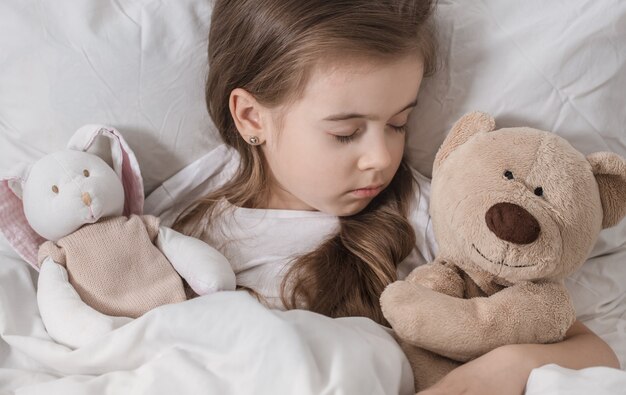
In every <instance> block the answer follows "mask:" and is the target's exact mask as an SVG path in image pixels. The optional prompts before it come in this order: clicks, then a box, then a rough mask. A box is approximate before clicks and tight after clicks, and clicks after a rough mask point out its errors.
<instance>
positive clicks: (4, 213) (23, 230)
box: [0, 164, 45, 270]
mask: <svg viewBox="0 0 626 395" xmlns="http://www.w3.org/2000/svg"><path fill="white" fill-rule="evenodd" d="M31 167H32V166H31V165H27V164H20V165H18V166H16V167H15V168H13V169H11V170H10V171H9V173H8V174H7V175H5V176H2V177H0V232H2V233H3V234H4V237H5V238H6V239H7V241H8V242H9V244H10V245H11V246H12V247H13V249H15V251H16V252H17V253H18V254H19V255H20V256H21V257H22V258H23V259H24V260H25V261H26V262H28V263H29V264H30V265H31V266H32V267H33V268H35V270H39V268H38V267H37V250H38V248H39V246H40V245H41V243H43V242H44V241H45V239H44V238H43V237H41V236H40V235H39V234H37V232H35V231H34V230H33V228H31V226H30V224H29V223H28V220H26V215H25V214H24V206H23V204H22V200H21V197H22V190H23V187H24V183H25V182H26V180H27V179H28V174H29V172H30V168H31Z"/></svg>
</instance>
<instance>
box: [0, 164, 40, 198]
mask: <svg viewBox="0 0 626 395" xmlns="http://www.w3.org/2000/svg"><path fill="white" fill-rule="evenodd" d="M32 167H33V165H32V164H30V163H20V164H18V165H16V166H15V167H13V168H12V169H11V170H9V172H8V175H7V176H3V177H0V180H3V181H6V183H7V184H6V185H7V187H8V188H9V189H10V190H11V192H13V193H14V194H15V196H17V197H18V198H20V199H21V198H22V192H23V189H24V183H25V182H26V180H27V179H28V174H29V173H30V169H31V168H32Z"/></svg>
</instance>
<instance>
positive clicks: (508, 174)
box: [504, 170, 513, 180]
mask: <svg viewBox="0 0 626 395" xmlns="http://www.w3.org/2000/svg"><path fill="white" fill-rule="evenodd" d="M504 176H505V177H506V178H508V179H509V180H512V179H513V173H512V172H511V171H509V170H507V171H505V172H504Z"/></svg>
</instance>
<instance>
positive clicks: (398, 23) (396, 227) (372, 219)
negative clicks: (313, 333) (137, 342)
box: [175, 0, 435, 323]
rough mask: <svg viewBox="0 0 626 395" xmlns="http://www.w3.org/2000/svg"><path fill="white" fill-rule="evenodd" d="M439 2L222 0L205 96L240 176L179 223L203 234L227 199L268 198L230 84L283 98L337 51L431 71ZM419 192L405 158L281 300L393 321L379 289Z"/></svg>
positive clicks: (406, 249)
mask: <svg viewBox="0 0 626 395" xmlns="http://www.w3.org/2000/svg"><path fill="white" fill-rule="evenodd" d="M433 8H434V4H433V1H429V0H376V1H372V0H333V1H328V0H307V1H303V0H217V1H215V4H214V7H213V14H212V17H211V30H210V33H209V54H208V55H209V75H208V78H207V83H206V101H207V106H208V110H209V114H210V116H211V118H212V119H213V122H214V123H215V125H216V127H217V129H218V130H219V132H220V135H221V137H222V139H223V140H224V142H225V143H226V144H228V145H229V146H231V147H233V148H234V149H235V150H237V152H238V153H239V154H240V157H241V162H240V164H239V168H238V170H237V172H236V174H235V175H234V177H233V178H232V179H231V180H230V181H229V182H228V183H226V184H225V185H224V186H223V187H221V188H219V189H218V190H216V191H214V192H213V193H211V194H209V195H208V196H205V197H203V198H202V199H200V200H198V201H197V202H195V203H194V204H192V205H191V206H190V207H189V208H188V209H187V210H185V212H183V213H182V214H181V216H180V217H179V218H178V219H177V221H176V224H175V228H176V229H178V230H180V231H182V232H184V233H186V234H191V235H194V236H196V237H200V238H203V235H205V234H206V233H205V232H206V231H207V229H208V226H209V224H210V223H211V221H210V219H211V218H213V217H214V216H216V215H218V213H217V212H216V210H215V209H216V206H217V205H216V203H217V202H219V201H220V200H221V199H222V198H226V199H227V200H228V201H229V202H230V203H232V204H233V205H235V206H240V207H252V208H254V207H263V205H264V203H266V202H267V198H268V196H269V191H268V189H267V188H268V187H267V186H268V185H269V184H270V183H269V175H268V173H267V171H266V170H265V162H264V157H263V152H262V151H261V150H260V149H259V148H258V147H255V146H251V145H249V144H247V143H246V142H245V141H244V140H243V139H242V138H241V137H240V135H239V133H238V132H237V129H236V127H235V124H234V121H233V119H232V117H231V114H230V109H229V96H230V93H231V91H232V90H233V89H235V88H243V89H245V90H246V91H248V92H249V93H251V94H252V95H253V96H254V97H255V99H256V100H257V101H258V102H259V103H261V104H263V105H264V106H267V107H273V106H278V105H283V104H285V103H286V102H288V101H290V100H291V101H292V100H296V99H297V98H298V97H299V95H300V94H301V93H302V92H303V89H304V87H305V85H306V83H307V78H308V75H309V73H310V71H311V68H312V67H314V66H315V65H318V64H320V62H321V60H323V59H332V58H333V55H334V54H341V58H343V59H345V58H347V57H352V58H356V57H358V58H365V59H371V60H375V61H381V62H385V61H390V60H394V59H399V58H401V57H404V56H407V55H408V54H409V53H412V52H413V53H417V54H419V55H420V56H421V58H422V60H423V62H424V70H425V74H426V75H428V74H431V73H432V72H433V71H434V69H435V46H434V43H435V40H434V32H433V30H432V25H431V23H430V19H431V18H430V17H431V14H432V11H433ZM413 193H415V192H414V182H413V178H412V174H411V171H410V169H409V168H408V167H407V165H406V163H405V161H404V160H403V161H402V163H401V165H400V168H399V170H398V171H397V173H396V174H395V176H394V178H393V180H392V182H391V184H390V185H389V187H387V188H386V189H385V191H383V192H382V193H381V194H380V195H378V196H377V197H376V198H375V199H374V200H373V201H372V202H371V203H370V204H369V205H368V207H366V208H365V209H364V210H362V211H361V212H359V213H358V214H355V215H352V216H349V217H340V230H339V232H338V234H337V235H334V236H332V237H331V238H329V239H328V240H327V241H325V242H324V243H322V245H320V246H319V247H318V248H317V249H316V250H314V251H312V252H310V253H308V254H305V255H303V256H299V257H296V258H295V260H294V262H293V265H292V266H291V267H290V268H289V269H288V272H287V274H286V276H285V279H284V281H283V284H282V299H283V303H285V305H286V306H287V307H288V308H295V307H306V308H308V309H310V310H312V311H315V312H318V313H321V314H325V315H328V316H331V317H340V316H366V317H370V318H372V319H374V320H375V321H377V322H379V323H386V321H385V319H384V317H383V316H382V313H381V311H380V307H379V301H378V299H379V296H380V294H381V292H382V291H383V289H384V288H385V286H387V284H389V283H391V282H392V281H394V280H395V279H396V265H397V264H398V263H399V262H400V261H402V260H403V259H404V258H405V257H406V256H408V254H409V253H410V252H411V250H412V249H413V248H414V246H415V234H414V232H413V229H412V227H411V225H410V224H409V222H408V221H407V219H406V215H407V212H408V207H407V205H408V202H409V201H410V200H411V197H412V195H413Z"/></svg>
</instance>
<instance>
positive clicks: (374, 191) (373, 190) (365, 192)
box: [352, 184, 383, 197]
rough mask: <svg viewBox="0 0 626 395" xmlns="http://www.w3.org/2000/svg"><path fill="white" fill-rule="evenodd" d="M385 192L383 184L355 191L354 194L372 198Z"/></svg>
mask: <svg viewBox="0 0 626 395" xmlns="http://www.w3.org/2000/svg"><path fill="white" fill-rule="evenodd" d="M382 190H383V184H378V185H369V186H367V187H364V188H359V189H355V190H353V191H352V193H353V194H354V195H356V196H358V197H372V196H376V195H378V194H379V193H380V191H382Z"/></svg>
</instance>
